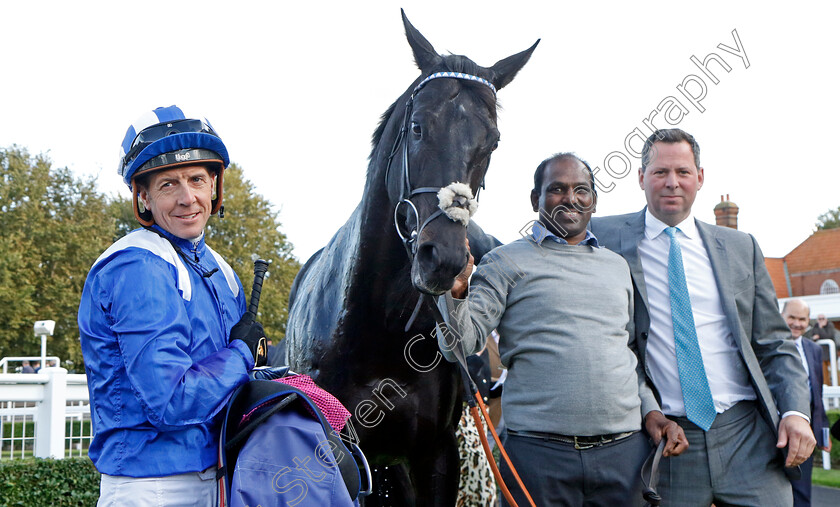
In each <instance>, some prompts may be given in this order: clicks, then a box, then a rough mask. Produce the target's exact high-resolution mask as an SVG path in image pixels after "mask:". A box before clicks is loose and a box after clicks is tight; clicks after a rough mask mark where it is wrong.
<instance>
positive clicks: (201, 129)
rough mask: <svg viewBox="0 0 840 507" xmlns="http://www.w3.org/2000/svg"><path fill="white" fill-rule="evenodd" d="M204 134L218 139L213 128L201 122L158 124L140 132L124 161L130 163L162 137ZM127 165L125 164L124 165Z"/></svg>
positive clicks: (187, 121) (177, 121) (186, 121)
mask: <svg viewBox="0 0 840 507" xmlns="http://www.w3.org/2000/svg"><path fill="white" fill-rule="evenodd" d="M187 133H205V134H210V135H212V136H216V137H219V135H218V134H217V133H216V131H215V130H213V127H211V126H210V125H209V124H207V123H206V122H204V121H202V120H191V119H190V120H175V121H171V122H166V123H158V124H157V125H152V126H151V127H147V128H145V129H143V130H141V131H140V133H139V134H137V136H136V137H135V138H134V141H132V143H131V149H130V150H128V153H126V155H125V160H126V161H130V160H134V158H135V157H136V156H137V155H138V154H139V153H140V152H141V151H143V150H144V149H145V148H146V147H147V146H149V145H150V144H152V143H154V142H155V141H160V140H161V139H163V138H164V137H167V136H171V135H173V134H187ZM126 165H127V164H126Z"/></svg>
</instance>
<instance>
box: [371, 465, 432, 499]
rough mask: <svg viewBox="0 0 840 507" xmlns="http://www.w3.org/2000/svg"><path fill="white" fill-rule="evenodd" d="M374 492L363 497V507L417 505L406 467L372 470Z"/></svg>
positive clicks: (396, 466)
mask: <svg viewBox="0 0 840 507" xmlns="http://www.w3.org/2000/svg"><path fill="white" fill-rule="evenodd" d="M372 475H373V492H372V493H371V494H370V495H369V496H366V497H362V500H361V501H360V502H359V503H360V505H361V507H414V506H415V505H423V504H422V503H420V504H418V503H416V498H415V496H414V491H413V488H412V486H411V479H410V478H409V476H408V467H407V466H406V465H392V466H388V467H376V469H375V470H372Z"/></svg>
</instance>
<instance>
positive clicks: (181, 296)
mask: <svg viewBox="0 0 840 507" xmlns="http://www.w3.org/2000/svg"><path fill="white" fill-rule="evenodd" d="M228 163H229V159H228V153H227V149H226V148H225V145H224V143H223V142H222V140H221V138H220V137H219V136H218V134H217V133H216V132H215V130H214V129H213V128H212V127H211V126H210V124H209V123H208V122H207V121H206V120H202V119H198V117H195V116H186V115H185V114H184V113H183V111H182V110H181V109H179V108H178V107H176V106H170V107H165V108H157V109H155V110H154V111H151V112H149V113H146V114H145V115H143V116H141V117H140V118H139V119H138V120H137V121H136V122H135V123H134V124H133V125H132V126H131V127H129V129H128V132H127V133H126V136H125V139H124V141H123V143H122V152H121V158H120V164H119V169H118V172H119V174H120V176H121V177H122V178H123V181H125V183H126V184H127V185H128V186H129V189H131V192H132V208H133V210H134V214H135V216H136V218H137V220H138V221H139V222H140V224H141V225H142V226H143V227H142V228H140V229H136V230H134V231H132V232H131V233H129V234H127V235H126V236H124V237H123V238H121V239H119V240H118V241H117V242H116V243H114V244H113V245H111V247H109V248H108V249H107V250H106V251H105V252H104V253H103V254H102V255H100V257H99V258H98V259H97V260H96V262H94V264H93V267H92V268H91V270H90V273H89V274H88V277H87V280H86V282H85V287H84V291H83V293H82V300H81V304H80V306H79V317H78V318H79V332H80V340H81V347H82V352H83V354H84V359H85V372H86V373H87V377H88V390H89V392H90V402H91V416H92V419H93V432H94V437H93V441H92V442H91V446H90V450H89V456H90V458H91V460H92V461H93V463H94V464H95V465H96V468H97V469H98V470H99V471H100V472H101V473H102V479H101V484H100V503H99V504H100V505H146V503H145V502H147V501H149V500H148V499H150V498H156V499H160V500H162V501H163V502H165V503H156V504H155V505H164V504H165V505H206V506H212V505H215V502H216V482H215V479H216V467H215V463H216V455H217V449H216V448H217V445H218V439H219V420H220V417H221V414H220V411H221V409H222V408H223V407H224V406H225V403H226V401H227V400H228V398H229V397H230V395H231V393H232V392H233V391H234V390H235V389H236V388H237V387H238V386H239V385H241V384H243V383H244V382H246V381H247V380H248V373H249V372H250V371H251V370H252V369H253V368H254V367H255V365H261V364H264V362H265V351H266V347H265V337H264V332H263V329H262V325H260V324H259V323H258V322H253V321H252V319H245V318H243V315H244V314H245V313H246V312H245V307H246V302H245V295H244V294H243V288H242V284H241V283H240V281H239V278H238V277H237V276H236V274H235V273H234V271H233V269H231V267H230V265H229V264H228V263H227V262H225V260H224V259H222V257H221V256H220V255H219V254H218V253H216V252H215V251H213V250H212V249H211V248H210V247H209V246H207V245H206V244H205V242H204V227H205V225H206V224H207V221H208V219H209V218H210V215H212V214H215V213H216V212H219V211H220V210H221V209H222V182H223V174H224V170H225V167H227V165H228ZM220 214H221V213H220Z"/></svg>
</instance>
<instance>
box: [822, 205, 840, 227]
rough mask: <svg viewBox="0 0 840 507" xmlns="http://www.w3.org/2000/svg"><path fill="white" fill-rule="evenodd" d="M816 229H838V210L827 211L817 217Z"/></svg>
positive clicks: (839, 222) (839, 214)
mask: <svg viewBox="0 0 840 507" xmlns="http://www.w3.org/2000/svg"><path fill="white" fill-rule="evenodd" d="M816 227H817V230H818V231H822V230H825V229H836V228H838V227H840V208H836V209H831V210H828V211H826V212H825V213H823V214H822V215H820V216H819V217H817V224H816Z"/></svg>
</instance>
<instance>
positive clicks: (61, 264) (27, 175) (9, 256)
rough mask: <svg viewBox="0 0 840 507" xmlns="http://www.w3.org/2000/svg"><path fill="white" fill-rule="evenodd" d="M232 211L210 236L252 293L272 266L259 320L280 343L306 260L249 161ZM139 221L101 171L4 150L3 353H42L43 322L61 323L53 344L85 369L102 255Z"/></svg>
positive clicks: (55, 351) (228, 191)
mask: <svg viewBox="0 0 840 507" xmlns="http://www.w3.org/2000/svg"><path fill="white" fill-rule="evenodd" d="M224 190H225V192H224V203H225V208H226V217H225V218H224V219H219V218H218V217H213V218H211V219H210V222H208V225H207V231H206V233H207V243H208V244H209V245H210V246H211V247H212V248H213V249H214V250H216V251H217V252H219V253H220V254H221V255H222V257H224V258H225V260H227V261H228V262H229V263H230V265H231V266H232V267H233V269H234V271H236V273H237V275H239V278H240V279H241V280H242V283H243V285H244V287H245V291H246V294H250V291H251V285H252V283H253V279H254V276H253V266H254V264H253V260H252V258H251V256H252V254H256V255H258V256H259V257H261V258H263V259H267V260H271V261H272V264H271V267H270V268H269V278H267V279H266V281H265V283H264V285H263V292H262V299H261V302H260V315H259V319H260V321H261V322H262V324H263V326H264V327H265V330H266V334H267V335H268V337H269V338H272V339H273V340H274V341H275V343H276V342H277V341H279V340H280V339H281V338H282V337H284V336H285V330H286V318H287V314H288V300H289V290H290V289H291V285H292V281H293V280H294V277H295V275H296V274H297V272H298V270H299V268H300V264H299V263H298V262H297V260H296V259H295V258H294V257H293V255H292V245H291V244H290V243H289V242H288V240H287V239H286V236H285V235H284V234H283V233H282V232H280V222H279V220H278V213H277V212H274V211H272V209H271V205H270V203H269V202H268V201H267V200H266V199H265V198H263V197H262V196H261V195H258V194H256V193H255V192H254V186H253V184H252V183H251V182H250V181H248V180H246V179H245V178H244V177H243V174H242V169H241V168H239V167H238V166H237V165H236V164H232V165H231V166H230V167H229V168H228V169H227V170H226V171H225V183H224ZM138 226H139V224H138V223H137V221H136V219H135V218H134V214H133V211H132V208H131V201H130V200H129V199H127V198H125V197H119V196H118V197H113V198H108V197H106V196H104V195H103V194H101V193H100V192H98V191H97V189H96V181H95V179H92V178H91V179H77V178H75V177H73V175H72V173H71V172H70V170H69V169H67V168H58V169H57V168H53V167H52V164H51V162H50V161H49V159H48V158H47V157H46V156H44V155H37V156H31V155H30V154H29V153H28V152H27V151H26V149H24V148H21V147H18V146H14V145H13V146H11V147H10V148H6V149H0V322H2V323H3V333H2V335H0V357H3V356H37V355H39V353H40V340H39V339H38V338H37V337H35V336H34V334H33V332H32V326H33V324H34V323H35V321H36V320H45V319H51V320H55V321H56V326H55V335H54V336H53V337H51V338H48V344H47V351H48V354H49V355H56V356H59V357H61V358H62V359H63V360H65V361H66V360H72V361H73V363H75V365H78V368H79V371H81V365H82V354H81V349H80V346H79V331H78V325H77V323H76V314H77V312H78V308H79V300H80V297H81V293H82V288H83V287H84V283H85V278H86V277H87V273H88V271H89V269H90V266H91V265H92V264H93V262H94V261H95V260H96V258H97V257H98V256H99V255H100V254H101V253H102V252H103V251H104V250H105V249H106V248H108V246H109V245H110V244H111V243H112V242H113V241H115V240H116V239H118V238H120V237H122V236H124V235H125V234H127V233H128V232H129V231H131V230H133V229H136V228H137V227H138Z"/></svg>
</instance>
